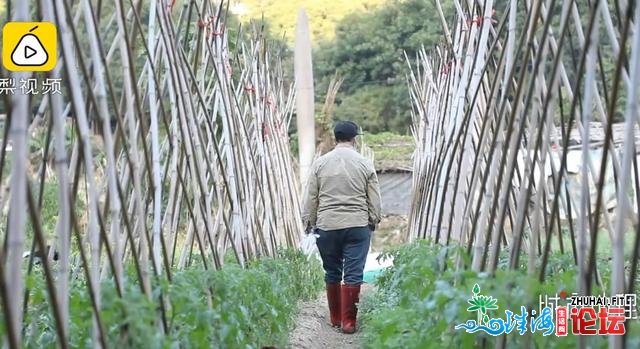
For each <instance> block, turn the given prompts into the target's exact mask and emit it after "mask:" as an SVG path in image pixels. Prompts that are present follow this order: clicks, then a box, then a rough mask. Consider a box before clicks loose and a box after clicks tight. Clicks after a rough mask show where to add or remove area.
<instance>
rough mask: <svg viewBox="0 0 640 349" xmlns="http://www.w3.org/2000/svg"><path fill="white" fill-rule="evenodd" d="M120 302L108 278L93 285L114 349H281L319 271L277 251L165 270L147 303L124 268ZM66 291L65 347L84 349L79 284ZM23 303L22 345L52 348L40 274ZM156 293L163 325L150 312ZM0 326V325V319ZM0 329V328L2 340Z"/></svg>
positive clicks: (86, 328) (298, 255)
mask: <svg viewBox="0 0 640 349" xmlns="http://www.w3.org/2000/svg"><path fill="white" fill-rule="evenodd" d="M126 275H127V277H126V279H127V280H125V282H124V283H123V284H124V290H123V293H122V297H119V296H118V294H117V292H116V290H115V288H114V283H113V281H112V280H109V279H105V280H103V283H102V287H101V303H102V305H101V312H100V315H101V320H102V324H103V328H104V329H105V331H106V332H107V335H106V336H105V337H106V340H107V344H108V345H109V347H114V348H174V347H184V348H202V347H216V348H260V347H262V346H276V347H285V346H286V345H287V342H288V335H289V333H290V331H291V329H292V327H293V319H294V317H295V316H296V312H297V307H298V302H299V301H301V300H305V299H310V298H313V297H315V296H316V295H317V294H318V291H319V290H320V289H321V288H322V286H323V285H324V284H323V273H322V267H321V265H320V263H319V262H318V261H317V260H311V261H308V260H307V259H306V257H305V256H304V254H302V252H300V251H298V250H291V249H287V250H281V251H279V252H278V254H277V255H276V256H275V257H264V258H260V259H258V260H254V261H252V262H250V263H249V265H248V266H247V267H245V268H243V267H241V266H240V265H239V264H237V263H230V264H228V265H225V266H224V267H223V268H221V269H220V270H215V271H214V270H204V269H203V268H201V267H198V266H193V267H191V268H190V269H188V270H176V271H174V272H173V274H172V275H173V278H172V282H171V283H169V282H168V281H167V280H166V279H156V280H154V281H153V283H154V287H153V289H154V294H153V295H152V297H148V296H147V295H146V294H144V293H143V292H142V291H141V287H140V285H139V284H138V283H137V282H136V281H135V279H134V277H133V276H134V275H135V273H134V270H133V268H131V266H128V268H127V272H126ZM70 286H71V289H70V295H69V299H70V323H69V334H70V337H69V345H70V347H72V348H85V347H91V343H92V342H91V338H92V314H91V299H90V297H89V294H88V290H87V288H86V280H85V279H84V277H82V276H80V277H78V278H76V279H73V280H72V282H71V285H70ZM27 287H29V289H30V290H31V297H30V302H29V307H28V310H27V316H26V318H25V324H27V326H26V329H25V339H24V346H25V347H27V348H54V347H56V345H57V339H56V332H55V321H54V319H53V316H52V313H51V309H50V302H49V294H48V292H47V290H46V286H45V282H44V277H43V275H42V270H41V269H39V268H36V269H34V273H33V274H31V276H30V277H29V278H28V280H27ZM161 295H162V297H163V304H164V308H165V309H166V310H165V320H164V321H165V322H166V327H165V331H164V333H163V332H162V331H159V329H160V328H161V324H162V323H161V322H160V321H161V318H160V316H159V312H158V310H159V309H158V304H159V302H160V299H159V297H160V296H161ZM0 324H2V319H1V318H0ZM2 331H4V327H3V328H2V329H0V335H2Z"/></svg>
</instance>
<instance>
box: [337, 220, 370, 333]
mask: <svg viewBox="0 0 640 349" xmlns="http://www.w3.org/2000/svg"><path fill="white" fill-rule="evenodd" d="M370 243H371V230H370V229H369V227H357V228H349V229H346V231H345V235H344V241H343V247H342V249H343V256H344V285H343V286H342V290H341V291H342V294H341V301H340V302H341V306H342V311H341V313H342V331H343V332H344V333H354V332H355V331H356V315H357V314H358V308H357V306H356V304H357V303H358V302H359V301H360V285H362V282H363V277H364V266H365V263H366V262H367V254H368V253H369V245H370Z"/></svg>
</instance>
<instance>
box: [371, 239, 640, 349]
mask: <svg viewBox="0 0 640 349" xmlns="http://www.w3.org/2000/svg"><path fill="white" fill-rule="evenodd" d="M387 255H391V256H393V257H394V266H393V267H391V268H389V269H386V270H385V271H384V272H383V273H382V275H381V276H380V278H379V279H378V288H377V290H376V291H375V292H372V293H371V294H368V295H365V296H364V297H363V301H362V304H361V307H360V309H361V314H362V317H363V323H364V325H363V328H362V330H363V334H362V338H361V342H362V345H363V347H364V348H446V347H451V348H481V347H482V345H483V341H485V342H486V343H485V344H486V346H485V347H488V348H489V347H493V346H494V344H495V341H496V339H497V338H498V337H492V336H490V335H487V334H485V333H484V332H476V333H466V332H465V331H464V330H463V329H459V330H456V329H455V326H456V325H458V324H461V323H464V322H466V321H467V320H470V319H473V317H474V316H473V315H472V314H470V313H469V312H468V310H469V309H468V308H469V307H468V305H469V302H468V301H469V298H470V297H472V298H473V297H474V296H475V295H474V293H475V294H478V293H479V291H480V286H481V287H482V293H483V294H485V295H490V297H494V299H495V300H497V302H496V303H495V304H494V303H493V302H491V300H490V301H488V302H484V301H482V302H480V303H483V304H484V305H485V308H486V309H485V312H486V314H487V315H486V316H488V317H491V318H499V317H502V318H504V317H505V314H504V310H505V309H506V310H511V311H513V312H514V313H519V310H520V307H521V306H526V307H527V308H528V309H538V304H539V298H538V297H539V295H552V294H556V293H558V292H560V291H561V290H571V289H573V288H574V287H575V280H576V275H577V273H576V270H575V268H572V267H568V266H571V265H572V264H571V263H572V262H571V258H570V256H567V255H553V256H551V260H550V263H549V265H548V268H547V280H546V282H545V283H543V284H541V283H539V282H538V280H537V279H536V278H531V277H528V276H527V275H526V273H524V272H523V271H522V269H521V270H515V271H507V270H505V263H500V265H501V268H500V269H499V270H498V271H497V272H496V275H495V277H493V278H491V277H489V276H488V275H487V274H486V273H475V272H473V271H469V270H464V271H456V270H455V268H454V266H455V265H456V261H457V259H458V258H459V259H460V261H461V262H463V263H468V262H469V256H468V255H466V252H465V250H464V249H462V248H458V247H455V246H453V247H443V246H439V245H433V244H430V243H428V242H426V241H420V242H417V243H414V244H411V245H406V246H404V247H401V248H399V249H397V250H394V251H392V252H390V253H388V254H387ZM505 259H506V255H503V256H501V258H500V260H501V262H504V260H505ZM601 264H603V263H601ZM601 272H602V274H603V275H607V274H608V271H606V270H601ZM606 283H607V282H606V281H605V285H606ZM475 286H478V289H477V290H476V289H474V288H475ZM476 291H478V292H476ZM600 292H602V290H601V289H599V288H596V289H595V290H594V293H600ZM483 297H487V296H483ZM474 302H475V303H478V301H474ZM485 303H486V304H485ZM488 304H492V305H494V306H497V307H498V308H499V309H502V310H501V311H498V310H491V309H490V307H487V306H486V305H488ZM474 310H475V309H474ZM480 312H481V313H482V310H481V309H480ZM484 319H485V320H486V318H484ZM625 325H626V328H627V334H628V335H627V336H628V347H633V348H635V347H637V346H638V345H640V326H639V324H638V322H637V321H627V322H626V323H625ZM514 331H516V330H514ZM502 336H505V335H502ZM585 338H586V341H587V345H588V346H590V347H591V348H607V347H608V343H607V339H606V337H604V336H587V337H585ZM506 340H507V343H506V346H507V347H508V348H510V347H514V348H523V347H525V342H526V341H529V342H530V344H531V345H532V346H531V347H533V348H549V349H550V348H567V347H575V346H576V345H577V344H576V343H577V336H566V337H557V336H555V335H551V336H543V335H542V334H541V333H539V331H536V333H525V334H524V335H519V334H518V333H511V334H509V335H506Z"/></svg>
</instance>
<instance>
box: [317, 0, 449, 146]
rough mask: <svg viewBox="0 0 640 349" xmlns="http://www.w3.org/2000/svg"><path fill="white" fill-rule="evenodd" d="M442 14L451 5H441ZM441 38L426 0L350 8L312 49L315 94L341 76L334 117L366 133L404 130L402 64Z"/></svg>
mask: <svg viewBox="0 0 640 349" xmlns="http://www.w3.org/2000/svg"><path fill="white" fill-rule="evenodd" d="M443 6H444V8H443V11H444V12H445V15H447V16H450V15H452V14H453V13H454V12H453V4H451V3H449V2H447V3H446V4H443ZM443 38H444V36H443V30H442V25H441V22H440V20H439V18H438V15H437V11H436V8H435V6H433V3H432V2H429V1H424V0H405V1H392V2H389V3H388V4H387V5H385V6H383V7H379V8H377V9H376V10H374V11H372V12H366V13H353V14H351V15H348V16H346V17H345V18H344V19H343V20H341V21H340V22H339V23H338V25H337V26H336V33H335V38H334V39H333V40H332V41H324V42H322V43H320V44H319V45H318V47H317V48H316V50H315V52H314V70H315V72H314V75H315V76H316V79H317V80H316V86H317V87H316V94H317V96H319V98H318V100H323V99H324V95H325V94H326V91H327V87H328V83H329V80H330V79H331V78H332V77H333V76H334V74H336V73H337V74H338V75H340V76H342V77H343V78H344V83H343V85H342V88H341V91H340V92H339V93H338V96H337V98H336V104H337V106H336V108H335V111H334V119H336V120H340V119H349V120H354V121H356V122H357V123H359V124H361V125H362V127H363V128H364V129H365V130H366V131H367V132H372V133H377V132H382V131H394V132H398V133H407V132H408V131H409V125H410V121H411V105H410V99H409V92H408V89H407V85H406V84H407V82H406V75H405V73H406V72H407V63H406V60H405V56H404V52H406V53H407V55H408V56H409V58H410V59H412V58H413V56H414V55H415V52H416V51H417V50H418V49H419V48H420V47H421V46H422V45H424V46H425V47H427V48H429V47H432V46H434V45H435V44H437V43H439V42H440V41H442V40H443Z"/></svg>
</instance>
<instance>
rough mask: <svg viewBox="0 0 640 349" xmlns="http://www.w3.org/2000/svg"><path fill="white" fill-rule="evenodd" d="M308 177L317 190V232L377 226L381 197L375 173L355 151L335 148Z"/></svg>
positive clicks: (370, 164)
mask: <svg viewBox="0 0 640 349" xmlns="http://www.w3.org/2000/svg"><path fill="white" fill-rule="evenodd" d="M310 175H311V177H312V178H310V179H311V180H310V183H309V184H310V185H314V186H315V187H316V188H317V221H316V224H315V225H316V226H317V227H318V228H320V229H323V230H336V229H344V228H349V227H364V226H367V225H368V224H370V223H373V224H375V223H377V220H379V215H380V212H379V206H380V196H379V189H378V183H377V177H376V173H375V169H374V168H373V164H372V163H371V161H369V160H368V159H366V158H365V157H363V156H362V155H360V154H359V153H358V152H357V151H356V150H355V149H353V148H352V147H350V146H343V145H338V146H336V148H335V149H334V150H332V151H331V152H329V153H327V154H325V155H324V156H322V157H320V158H318V159H317V160H316V162H315V163H314V166H313V169H312V172H311V174H310ZM313 189H314V188H310V190H311V191H312V195H313ZM371 216H373V217H371ZM371 220H374V222H371Z"/></svg>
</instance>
